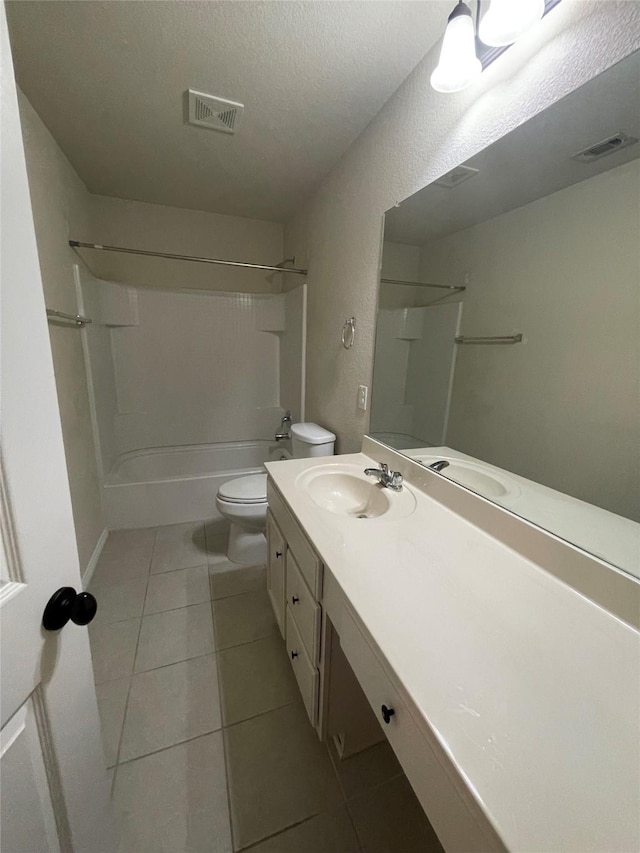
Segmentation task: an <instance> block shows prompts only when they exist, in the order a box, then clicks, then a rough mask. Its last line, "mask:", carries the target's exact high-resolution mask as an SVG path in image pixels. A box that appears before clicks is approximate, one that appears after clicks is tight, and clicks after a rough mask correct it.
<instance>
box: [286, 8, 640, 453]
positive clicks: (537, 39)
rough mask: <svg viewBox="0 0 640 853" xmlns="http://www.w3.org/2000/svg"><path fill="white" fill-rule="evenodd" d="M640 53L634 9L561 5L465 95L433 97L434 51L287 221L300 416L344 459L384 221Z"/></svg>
mask: <svg viewBox="0 0 640 853" xmlns="http://www.w3.org/2000/svg"><path fill="white" fill-rule="evenodd" d="M638 47H640V4H639V3H637V2H615V0H602V1H601V2H599V1H598V0H593V2H592V1H591V0H563V2H562V3H561V4H560V5H559V6H558V7H556V8H555V9H554V10H553V11H552V12H551V13H550V14H549V15H548V16H547V17H546V18H545V19H544V20H543V21H542V22H541V23H540V24H539V25H538V27H537V28H536V30H535V31H534V32H532V33H530V34H529V35H528V36H527V37H526V38H525V39H523V40H522V41H521V42H520V43H519V44H517V45H515V46H514V47H512V48H511V49H510V51H509V52H508V53H507V54H506V55H505V56H503V57H501V58H500V60H499V61H497V62H496V63H494V65H493V66H491V67H490V68H489V69H488V71H487V72H486V73H485V74H483V76H482V78H481V80H480V81H479V82H478V83H477V84H475V85H474V86H473V87H471V89H469V90H467V91H466V92H463V93H460V94H458V95H439V94H437V93H436V92H434V91H433V90H432V89H431V87H430V85H429V76H430V73H431V71H432V69H433V67H434V65H435V63H436V61H437V51H435V50H432V51H431V52H430V53H429V54H428V55H427V56H426V57H425V59H424V61H423V62H422V63H421V64H420V65H419V66H418V67H417V68H416V69H415V71H414V72H413V73H412V74H411V75H410V77H409V78H408V79H407V80H406V81H405V83H404V84H403V85H402V86H401V87H400V89H399V90H398V91H397V92H396V93H395V94H394V95H393V97H392V98H391V99H390V100H389V101H388V102H387V103H386V104H385V106H384V107H383V109H382V110H381V111H380V113H379V114H378V115H377V116H376V118H375V119H374V120H373V121H372V122H371V124H370V125H369V127H368V128H367V129H366V130H365V131H364V132H363V133H362V134H361V135H360V137H359V138H358V139H357V140H356V142H355V143H354V144H353V145H352V146H351V147H350V148H349V150H348V151H347V152H346V153H345V155H344V156H343V157H342V159H341V160H340V162H339V163H338V164H337V165H336V167H335V168H334V169H333V171H332V172H331V174H330V175H329V177H328V178H327V179H326V180H325V181H324V182H323V184H322V186H321V187H320V189H319V190H318V191H317V193H316V194H315V195H314V196H313V197H312V198H311V199H310V200H309V202H308V203H307V205H306V206H305V208H304V209H303V210H301V211H299V212H298V213H297V214H296V216H295V217H293V218H292V220H291V221H290V223H288V225H287V228H286V232H285V248H286V249H287V252H290V251H293V252H295V254H296V255H298V261H299V262H302V261H303V260H304V261H305V262H307V261H308V266H309V314H308V316H309V328H308V343H307V413H306V416H307V418H308V419H309V420H314V421H318V422H319V423H321V424H322V425H323V426H326V427H329V428H330V429H332V430H333V431H335V432H336V433H337V435H338V450H339V452H343V453H344V452H350V451H353V450H357V449H358V448H359V447H360V442H361V437H362V434H363V433H364V432H366V431H367V428H368V414H366V413H362V412H360V411H358V409H357V408H356V387H357V385H358V384H359V383H367V384H370V383H371V375H372V364H373V350H374V334H375V317H376V304H377V278H378V266H379V262H380V246H381V237H382V214H383V213H384V211H385V210H387V209H388V208H390V207H391V206H392V205H394V204H396V203H397V202H399V201H401V200H402V199H404V198H406V197H407V196H409V195H411V194H412V193H414V192H416V191H417V190H418V189H420V188H421V187H423V186H424V185H426V184H427V183H429V182H430V181H432V180H433V179H435V178H436V177H438V176H439V175H442V174H443V173H445V172H447V171H448V170H449V169H451V168H453V167H454V166H455V165H457V164H458V163H460V162H462V161H464V160H466V159H468V158H469V157H470V156H471V155H473V154H475V153H477V152H478V151H480V150H481V149H483V148H485V147H486V146H487V145H489V144H490V143H491V142H493V141H495V140H496V139H498V138H500V137H501V136H503V135H504V134H506V133H508V132H509V131H510V130H512V129H513V128H514V127H516V126H517V125H518V124H520V123H522V122H523V121H526V120H527V119H528V118H531V117H532V116H533V115H535V114H536V113H538V112H539V111H540V110H543V109H544V108H545V107H547V106H549V105H550V104H552V103H553V102H555V101H557V100H558V99H559V98H561V97H563V96H564V95H566V94H568V93H569V92H571V91H572V90H574V89H575V88H577V87H578V86H580V85H581V84H583V83H585V82H587V81H588V80H590V79H591V78H592V77H594V76H595V75H596V74H598V73H600V72H601V71H603V70H604V69H606V68H608V67H609V66H610V65H612V64H613V63H614V62H616V61H618V60H619V59H622V58H623V57H624V56H626V55H628V54H629V53H631V52H632V51H633V50H634V49H637V48H638ZM305 254H306V255H307V258H305ZM351 315H355V316H356V317H357V321H358V326H357V333H358V337H357V341H356V345H355V346H354V347H353V349H351V350H349V351H346V350H344V349H343V348H342V346H341V344H340V329H341V327H342V323H343V322H344V320H345V319H346V318H347V317H349V316H351Z"/></svg>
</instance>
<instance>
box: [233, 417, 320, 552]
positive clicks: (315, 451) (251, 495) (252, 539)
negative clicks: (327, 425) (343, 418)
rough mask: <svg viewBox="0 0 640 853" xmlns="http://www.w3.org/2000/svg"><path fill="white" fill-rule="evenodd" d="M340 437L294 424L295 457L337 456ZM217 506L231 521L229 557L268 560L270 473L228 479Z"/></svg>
mask: <svg viewBox="0 0 640 853" xmlns="http://www.w3.org/2000/svg"><path fill="white" fill-rule="evenodd" d="M335 441H336V437H335V435H334V434H333V433H332V432H329V430H327V429H324V428H323V427H321V426H318V424H312V423H303V424H292V425H291V455H292V457H293V459H304V458H307V457H312V456H333V451H334V446H335ZM216 507H217V509H218V512H219V513H220V515H222V516H224V518H226V519H228V520H229V521H230V522H231V530H230V532H229V547H228V549H227V557H228V558H229V560H231V561H232V562H233V563H244V564H245V565H258V564H260V563H265V562H266V560H267V540H266V537H265V530H266V527H267V475H266V474H249V475H248V476H246V477H236V478H235V480H228V481H227V482H226V483H223V484H222V485H221V486H220V488H219V489H218V494H217V495H216Z"/></svg>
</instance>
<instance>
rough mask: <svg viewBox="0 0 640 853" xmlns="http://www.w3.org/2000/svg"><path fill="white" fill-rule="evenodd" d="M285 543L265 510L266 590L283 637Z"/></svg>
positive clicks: (278, 529) (269, 512)
mask: <svg viewBox="0 0 640 853" xmlns="http://www.w3.org/2000/svg"><path fill="white" fill-rule="evenodd" d="M286 551H287V543H286V542H285V539H284V536H283V535H282V531H281V530H280V528H279V527H278V525H277V523H276V522H275V520H274V518H273V514H272V513H271V511H270V510H269V511H268V512H267V592H268V593H269V598H270V599H271V606H272V607H273V612H274V614H275V617H276V622H277V623H278V628H279V629H280V633H281V634H282V637H283V638H284V635H285V623H284V618H285V617H284V605H285V600H284V584H285V560H286Z"/></svg>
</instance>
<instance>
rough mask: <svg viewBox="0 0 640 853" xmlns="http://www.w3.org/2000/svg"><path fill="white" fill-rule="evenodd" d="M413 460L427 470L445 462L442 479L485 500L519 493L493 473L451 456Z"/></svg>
mask: <svg viewBox="0 0 640 853" xmlns="http://www.w3.org/2000/svg"><path fill="white" fill-rule="evenodd" d="M413 458H414V459H416V460H417V461H418V462H420V463H421V464H422V465H424V466H426V467H427V468H428V467H429V465H432V464H433V463H434V462H438V461H439V460H440V459H444V460H446V461H447V462H448V463H449V464H448V465H447V467H446V468H443V469H442V471H440V473H441V474H442V476H443V477H447V478H448V479H449V480H453V481H454V482H455V483H459V485H461V486H466V487H467V488H468V489H472V490H473V491H474V492H478V494H480V495H483V496H484V497H486V498H502V497H505V496H506V495H510V494H515V493H517V492H518V491H519V490H518V488H517V487H516V486H515V484H514V483H513V482H512V481H510V480H508V479H507V478H506V477H505V478H502V477H498V476H496V475H494V474H493V472H491V473H489V472H488V471H486V470H482V469H481V467H480V466H479V465H477V466H476V465H474V464H473V463H470V462H466V461H465V460H460V459H456V458H455V457H453V456H449V457H447V456H433V455H429V456H424V455H414V456H413Z"/></svg>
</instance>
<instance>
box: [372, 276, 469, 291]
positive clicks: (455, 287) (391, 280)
mask: <svg viewBox="0 0 640 853" xmlns="http://www.w3.org/2000/svg"><path fill="white" fill-rule="evenodd" d="M380 284H401V285H403V286H405V287H435V288H437V289H438V290H451V291H454V292H456V293H462V291H463V290H466V289H467V288H466V287H465V285H464V284H430V283H429V282H428V281H405V280H404V279H401V278H381V279H380Z"/></svg>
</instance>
